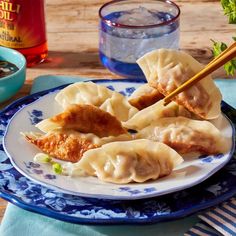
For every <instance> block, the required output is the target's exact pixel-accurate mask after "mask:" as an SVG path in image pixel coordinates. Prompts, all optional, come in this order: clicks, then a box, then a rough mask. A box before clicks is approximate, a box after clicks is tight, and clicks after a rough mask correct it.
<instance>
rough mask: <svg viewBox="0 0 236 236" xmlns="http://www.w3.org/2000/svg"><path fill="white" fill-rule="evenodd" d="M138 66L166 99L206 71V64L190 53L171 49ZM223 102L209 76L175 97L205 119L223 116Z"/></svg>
mask: <svg viewBox="0 0 236 236" xmlns="http://www.w3.org/2000/svg"><path fill="white" fill-rule="evenodd" d="M137 63H138V64H139V66H140V67H141V69H142V70H143V72H144V74H145V76H146V79H147V80H148V83H149V84H150V85H151V86H154V87H155V88H157V89H158V90H159V92H161V93H162V94H163V95H165V96H167V95H168V94H170V93H171V92H172V91H174V90H175V89H176V88H177V87H179V86H180V85H181V84H183V83H184V82H185V81H187V80H189V79H190V78H191V77H192V76H193V75H195V74H196V73H198V72H199V71H200V70H201V69H203V65H202V64H200V63H199V62H198V61H196V60H195V59H194V58H193V57H191V56H190V55H188V54H187V53H185V52H181V51H177V50H171V49H159V50H154V51H152V52H150V53H147V54H146V55H144V56H143V57H141V58H140V59H139V60H138V61H137ZM221 99H222V96H221V93H220V90H219V89H218V88H217V87H216V85H215V83H214V81H213V80H212V78H211V77H210V76H207V77H206V78H204V79H202V80H200V81H199V82H198V83H196V84H195V85H193V86H192V87H191V88H189V89H187V90H186V91H184V92H182V93H180V94H178V95H177V96H176V97H174V98H173V100H174V101H176V102H177V103H178V104H180V105H183V106H185V107H186V108H187V109H188V110H190V111H191V112H194V113H195V114H197V115H198V116H200V117H201V118H203V119H214V118H217V117H218V116H219V115H220V113H221V107H220V103H221Z"/></svg>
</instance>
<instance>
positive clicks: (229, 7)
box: [211, 0, 236, 76]
mask: <svg viewBox="0 0 236 236" xmlns="http://www.w3.org/2000/svg"><path fill="white" fill-rule="evenodd" d="M220 2H221V5H222V8H223V10H224V14H225V15H226V16H227V17H228V21H229V24H236V0H221V1H220ZM232 38H233V40H234V41H236V37H232ZM211 41H212V42H213V55H214V57H217V56H218V55H219V54H220V53H222V52H223V51H224V50H225V49H226V48H227V47H228V46H227V44H225V43H223V42H216V41H214V40H211ZM224 70H225V72H226V74H227V75H232V76H233V75H234V74H235V72H236V59H233V60H231V61H229V62H227V63H226V64H225V65H224Z"/></svg>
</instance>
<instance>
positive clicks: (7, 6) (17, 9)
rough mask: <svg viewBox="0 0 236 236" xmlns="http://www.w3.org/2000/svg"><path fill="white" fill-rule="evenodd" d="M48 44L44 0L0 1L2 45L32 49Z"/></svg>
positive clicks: (0, 35) (0, 36)
mask: <svg viewBox="0 0 236 236" xmlns="http://www.w3.org/2000/svg"><path fill="white" fill-rule="evenodd" d="M44 42H46V30H45V16H44V1H43V0H0V45H1V46H5V47H10V48H30V47H35V46H38V45H40V44H42V43H44Z"/></svg>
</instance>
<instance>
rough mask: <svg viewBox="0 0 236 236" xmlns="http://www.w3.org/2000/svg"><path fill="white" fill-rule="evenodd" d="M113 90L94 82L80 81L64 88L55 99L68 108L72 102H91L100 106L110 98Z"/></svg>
mask: <svg viewBox="0 0 236 236" xmlns="http://www.w3.org/2000/svg"><path fill="white" fill-rule="evenodd" d="M112 94H113V91H112V90H110V89H108V88H107V87H105V86H102V85H98V84H95V83H92V82H78V83H74V84H71V85H69V86H67V87H66V88H64V89H62V90H61V91H60V92H59V93H58V94H57V95H56V97H55V100H56V101H57V102H58V103H59V104H60V105H61V106H62V107H63V108H64V109H66V108H67V107H68V106H70V105H71V104H90V105H94V106H100V105H101V104H102V103H104V101H105V100H106V99H107V98H110V97H111V96H112Z"/></svg>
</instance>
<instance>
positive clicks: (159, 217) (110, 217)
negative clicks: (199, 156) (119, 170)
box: [0, 86, 236, 224]
mask: <svg viewBox="0 0 236 236" xmlns="http://www.w3.org/2000/svg"><path fill="white" fill-rule="evenodd" d="M62 87H64V86H62ZM60 88H61V87H60ZM56 89H58V88H56ZM56 89H52V90H48V91H44V92H40V93H37V94H34V95H30V96H27V97H25V98H22V99H19V100H18V101H16V102H14V103H13V104H11V105H10V106H8V107H7V108H5V109H4V110H3V111H2V112H1V113H0V136H1V137H3V133H4V131H5V129H6V126H7V124H8V122H9V120H10V119H11V117H12V116H13V115H14V114H15V113H16V111H18V110H19V109H20V108H21V107H22V106H25V105H27V104H29V103H31V102H33V101H35V100H36V99H38V98H39V97H41V96H42V95H45V94H47V93H49V92H52V91H54V90H56ZM222 110H223V112H224V113H225V114H226V115H227V116H228V117H229V118H230V119H231V121H232V122H233V123H234V125H236V111H235V110H234V109H233V108H231V107H230V106H229V105H227V104H226V103H224V102H223V103H222ZM1 140H2V139H1ZM235 167H236V154H235V153H234V155H233V158H232V159H231V160H230V161H229V162H228V163H227V165H226V166H225V167H223V168H222V169H221V170H220V171H218V172H217V173H216V174H214V176H212V177H210V178H209V179H207V180H206V181H204V182H202V183H201V184H198V185H196V186H195V187H192V188H188V189H185V190H182V191H178V192H175V193H172V194H168V195H165V196H160V197H154V198H149V199H145V200H133V201H121V200H104V199H94V198H86V197H79V196H75V195H70V194H64V193H61V192H59V191H55V190H51V189H49V188H46V187H43V186H41V185H40V184H37V183H35V182H33V181H31V180H29V179H27V178H26V177H24V176H23V175H22V174H20V173H19V172H18V171H17V170H16V169H15V168H14V167H13V166H12V164H11V162H10V160H9V158H8V157H7V156H6V154H5V153H4V151H3V146H2V141H1V142H0V196H1V197H2V198H4V199H6V200H8V201H10V202H12V203H14V204H16V205H18V206H19V207H22V208H24V209H27V210H30V211H34V212H37V213H40V214H43V215H47V216H49V217H53V218H56V219H59V220H63V221H68V222H71V223H88V224H134V223H135V224H136V223H155V222H159V221H167V220H173V219H177V218H180V217H184V216H186V215H188V214H191V213H194V212H196V211H199V210H201V209H204V208H207V207H210V206H213V205H215V204H217V203H220V202H222V201H224V200H226V199H228V198H230V197H231V196H233V195H235V194H236V185H235V183H236V171H235V169H236V168H235ZM34 169H37V167H36V168H34ZM121 191H129V189H121ZM146 191H148V192H149V191H153V189H147V190H146ZM196 192H197V193H198V194H196Z"/></svg>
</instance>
